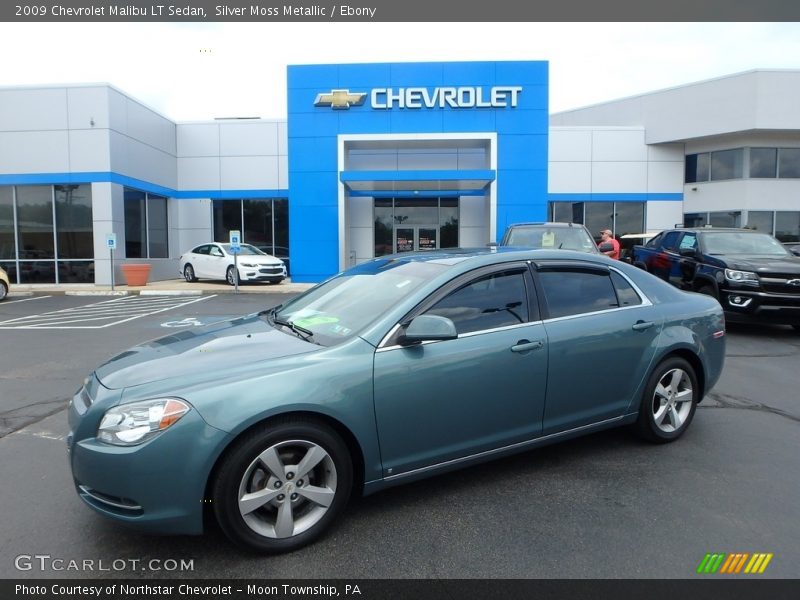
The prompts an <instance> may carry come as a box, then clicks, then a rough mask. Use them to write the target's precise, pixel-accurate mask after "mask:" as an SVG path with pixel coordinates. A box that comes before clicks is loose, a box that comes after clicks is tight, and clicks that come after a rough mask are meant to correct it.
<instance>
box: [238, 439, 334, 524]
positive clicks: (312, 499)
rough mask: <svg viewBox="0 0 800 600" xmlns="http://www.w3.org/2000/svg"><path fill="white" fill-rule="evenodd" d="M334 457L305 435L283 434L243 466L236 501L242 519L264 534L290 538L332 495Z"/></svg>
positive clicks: (319, 512)
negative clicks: (285, 437) (290, 437)
mask: <svg viewBox="0 0 800 600" xmlns="http://www.w3.org/2000/svg"><path fill="white" fill-rule="evenodd" d="M336 488H337V472H336V466H335V464H334V461H333V459H332V458H331V456H330V455H329V454H328V452H327V451H326V450H325V449H324V448H322V447H321V446H319V445H317V444H315V443H314V442H311V441H308V440H288V441H283V442H279V443H277V444H274V445H272V446H270V447H269V448H267V449H266V450H264V451H263V452H261V453H260V454H259V455H258V456H257V457H256V458H255V459H254V460H253V461H252V462H251V463H250V465H249V466H248V467H247V469H245V472H244V474H243V476H242V478H241V482H240V484H239V493H238V507H239V512H240V513H241V516H242V519H243V520H244V522H245V524H246V525H247V526H248V527H249V528H250V529H251V530H252V531H253V532H255V533H257V534H258V535H261V536H264V537H267V538H275V539H282V538H290V537H292V536H296V535H298V534H301V533H303V532H304V531H307V530H308V529H310V528H311V527H313V526H314V525H316V524H317V523H318V522H319V521H320V520H321V519H322V518H323V517H324V516H325V514H326V513H327V512H328V508H329V507H330V506H331V504H332V503H333V500H334V497H335V496H336Z"/></svg>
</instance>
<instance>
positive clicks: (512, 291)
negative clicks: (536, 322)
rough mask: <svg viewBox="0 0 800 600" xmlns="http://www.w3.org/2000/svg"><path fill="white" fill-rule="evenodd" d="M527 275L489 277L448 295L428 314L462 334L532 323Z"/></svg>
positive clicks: (507, 274)
mask: <svg viewBox="0 0 800 600" xmlns="http://www.w3.org/2000/svg"><path fill="white" fill-rule="evenodd" d="M524 273H525V272H524V271H521V270H520V271H515V272H510V273H508V272H504V273H493V274H491V275H485V276H483V277H480V278H479V279H476V280H475V281H472V282H470V283H468V284H467V285H465V286H463V287H461V288H459V289H458V290H456V291H455V292H453V293H452V294H449V295H448V296H445V297H444V298H442V299H441V300H440V301H439V302H437V303H436V304H434V305H433V306H432V307H431V308H430V309H428V310H427V311H426V314H430V315H439V316H442V317H447V318H448V319H450V320H451V321H453V323H454V324H455V326H456V330H457V331H458V333H459V334H462V333H470V332H473V331H484V330H487V329H495V328H497V327H506V326H508V325H519V324H520V323H526V322H527V321H528V296H527V293H526V289H525V274H524Z"/></svg>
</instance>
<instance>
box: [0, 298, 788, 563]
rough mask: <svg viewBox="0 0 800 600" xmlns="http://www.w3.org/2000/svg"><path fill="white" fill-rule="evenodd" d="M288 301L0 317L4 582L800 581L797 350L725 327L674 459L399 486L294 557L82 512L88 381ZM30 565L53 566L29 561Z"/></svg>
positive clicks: (592, 455) (658, 455) (629, 458)
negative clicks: (77, 418) (76, 413)
mask: <svg viewBox="0 0 800 600" xmlns="http://www.w3.org/2000/svg"><path fill="white" fill-rule="evenodd" d="M286 299H287V295H286V294H270V293H265V294H239V295H234V294H225V295H214V294H209V295H203V296H194V297H187V296H182V297H172V298H169V297H162V296H153V297H150V298H147V297H145V296H131V297H128V298H125V299H115V298H108V297H73V296H52V297H41V296H34V297H30V298H21V299H15V298H10V299H9V300H8V301H6V302H3V303H0V347H1V348H2V353H0V481H2V482H3V485H2V486H0V500H1V501H2V506H3V513H4V515H3V519H2V520H0V577H3V578H12V577H25V578H30V577H70V578H89V577H92V578H96V577H143V578H153V579H155V578H161V577H225V578H257V579H264V578H354V579H356V578H501V577H502V578H616V577H626V578H686V577H697V576H698V575H696V569H697V566H698V565H699V564H700V562H701V560H702V559H703V557H704V555H705V554H706V553H709V552H725V553H733V552H748V553H755V552H766V553H773V554H774V557H773V559H772V561H771V562H770V564H769V568H768V569H767V570H766V571H765V573H764V574H763V575H759V576H757V577H781V578H783V577H796V576H797V565H798V564H800V545H799V544H798V543H797V540H798V539H800V484H798V473H800V456H799V455H798V452H797V448H798V447H800V401H798V399H797V367H798V365H800V361H798V358H800V335H798V334H797V333H796V332H794V331H793V330H792V329H790V328H783V327H743V326H738V327H736V326H731V327H730V328H729V331H728V358H727V362H726V368H725V371H724V373H723V376H722V379H721V381H720V382H719V384H718V385H717V387H716V388H715V389H714V390H713V391H712V393H711V394H710V396H709V397H707V399H706V400H705V401H704V402H703V404H701V405H700V408H699V409H698V413H697V415H696V417H695V420H694V422H693V424H692V426H691V427H690V429H689V431H688V432H687V434H686V435H685V436H684V437H683V438H682V439H681V440H679V441H678V442H676V443H674V444H668V445H665V446H651V445H648V444H645V443H642V442H640V441H638V440H637V439H636V438H635V437H633V436H632V435H630V434H629V433H628V432H626V431H624V430H616V431H609V432H603V433H600V434H596V435H592V436H589V437H586V438H582V439H578V440H575V441H568V442H564V443H561V444H558V445H554V446H549V447H546V448H543V449H539V450H535V451H531V452H528V453H525V454H521V455H517V456H515V457H512V458H508V459H503V460H499V461H495V462H492V463H487V464H484V465H481V466H478V467H474V468H470V469H467V470H463V471H460V472H457V473H453V474H450V475H445V476H441V477H437V478H433V479H429V480H426V481H421V482H418V483H414V484H410V485H406V486H403V487H398V488H394V489H390V490H387V491H385V492H382V493H379V494H376V495H374V496H370V497H367V498H363V499H356V500H354V501H353V502H351V505H350V507H349V508H348V510H347V511H346V513H345V515H344V518H343V519H342V520H341V521H340V523H339V524H338V525H336V526H334V527H333V529H332V530H331V531H330V532H329V533H328V534H327V535H326V536H325V537H324V538H323V539H321V540H320V541H319V542H318V543H316V544H314V545H312V546H310V547H307V548H304V549H302V550H300V551H297V552H295V553H292V554H289V555H283V556H276V557H268V558H265V557H259V556H252V555H249V554H246V553H244V552H241V551H239V550H237V549H236V548H234V547H233V546H232V545H231V544H229V543H228V542H227V540H226V539H225V538H224V536H223V535H222V534H221V533H220V532H219V530H218V529H217V528H216V527H215V526H214V525H213V524H211V525H210V527H209V531H208V533H207V534H206V535H204V536H202V537H152V536H145V535H142V534H139V533H136V532H132V531H129V530H126V529H124V528H122V527H120V526H119V525H116V524H114V523H111V522H108V521H106V520H104V519H103V518H101V517H100V516H98V515H96V514H94V513H93V512H92V511H90V510H89V509H88V508H86V507H85V506H83V504H82V502H81V501H80V500H79V499H78V497H77V495H76V494H75V491H74V489H73V485H72V482H71V477H70V473H69V468H68V465H67V459H66V456H65V446H64V438H65V436H66V434H67V425H66V415H65V410H64V409H65V406H66V400H67V399H68V398H69V397H70V396H71V395H72V393H73V392H74V391H75V390H76V389H77V388H78V387H79V386H80V384H81V381H82V380H83V378H84V376H85V375H87V374H88V373H89V372H90V371H91V370H92V368H93V367H95V366H96V365H98V364H99V363H101V362H103V361H104V360H105V359H107V358H109V357H111V356H113V355H114V354H116V353H118V352H120V351H122V350H124V349H125V348H127V347H129V346H131V345H133V344H136V343H139V342H142V341H145V340H148V339H152V338H155V337H159V336H161V335H164V334H167V333H169V332H170V330H174V329H175V328H190V327H195V326H197V325H199V324H203V323H208V322H211V321H213V320H218V319H222V318H228V317H232V316H237V315H240V314H244V313H248V312H254V311H257V310H261V309H263V308H267V307H269V306H272V305H274V304H278V303H280V302H283V301H285V300H286ZM35 555H39V556H48V557H49V558H48V559H37V560H33V561H28V560H26V559H24V558H23V559H19V558H18V557H20V556H23V557H24V556H35ZM58 559H61V560H62V561H66V562H62V563H55V564H59V565H61V566H62V567H63V565H65V564H69V562H68V561H80V562H81V564H84V563H83V561H84V560H90V561H95V562H94V563H92V565H93V566H92V568H90V569H86V568H83V567H81V568H80V569H75V570H65V569H63V568H62V569H56V568H54V566H53V565H54V562H53V561H55V560H58ZM101 560H102V561H105V562H104V563H102V564H103V565H104V567H105V568H106V570H100V568H101V567H100V561H101ZM115 560H116V561H118V562H116V563H112V561H115ZM151 561H155V562H151ZM169 561H175V563H173V562H169ZM181 561H183V562H184V563H191V569H190V568H188V566H187V568H186V569H185V570H180V569H178V570H173V569H172V568H171V567H172V566H174V564H177V565H178V566H179V565H180V564H181ZM112 564H113V565H115V566H116V567H122V568H120V569H117V568H111V565H112ZM26 565H27V566H30V569H29V570H20V567H22V568H23V569H24V568H25V567H26ZM706 577H708V576H706Z"/></svg>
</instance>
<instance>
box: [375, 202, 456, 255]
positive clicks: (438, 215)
mask: <svg viewBox="0 0 800 600" xmlns="http://www.w3.org/2000/svg"><path fill="white" fill-rule="evenodd" d="M374 202H375V203H374V211H375V212H374V224H375V225H374V242H375V244H374V255H375V256H376V257H377V256H384V255H386V254H391V253H392V252H404V251H411V250H427V249H431V248H458V240H459V237H458V235H459V234H458V228H459V212H458V211H459V207H458V198H424V199H420V198H388V199H380V198H376V199H375V201H374Z"/></svg>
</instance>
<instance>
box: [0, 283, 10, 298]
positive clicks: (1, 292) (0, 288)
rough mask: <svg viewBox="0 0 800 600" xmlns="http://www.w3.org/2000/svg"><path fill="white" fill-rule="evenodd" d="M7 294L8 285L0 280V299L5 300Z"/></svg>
mask: <svg viewBox="0 0 800 600" xmlns="http://www.w3.org/2000/svg"><path fill="white" fill-rule="evenodd" d="M6 296H8V286H7V285H6V282H5V281H0V301H2V300H5V299H6Z"/></svg>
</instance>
